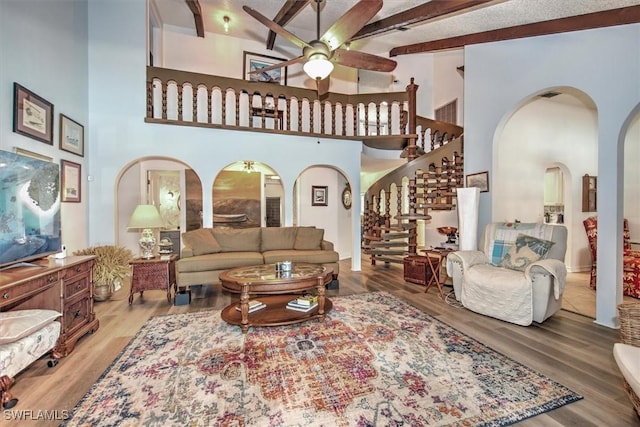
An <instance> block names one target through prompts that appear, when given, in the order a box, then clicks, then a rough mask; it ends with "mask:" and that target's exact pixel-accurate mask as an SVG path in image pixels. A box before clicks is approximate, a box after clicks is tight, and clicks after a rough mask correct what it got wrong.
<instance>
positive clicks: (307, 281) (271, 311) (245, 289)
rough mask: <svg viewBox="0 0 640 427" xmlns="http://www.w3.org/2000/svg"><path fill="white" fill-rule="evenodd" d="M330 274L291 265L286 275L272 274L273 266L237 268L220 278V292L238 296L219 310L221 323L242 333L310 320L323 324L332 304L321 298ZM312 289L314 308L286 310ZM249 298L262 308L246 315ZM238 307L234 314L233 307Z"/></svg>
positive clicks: (314, 266)
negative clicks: (257, 328)
mask: <svg viewBox="0 0 640 427" xmlns="http://www.w3.org/2000/svg"><path fill="white" fill-rule="evenodd" d="M332 273H333V270H332V269H331V268H327V267H324V266H322V265H320V264H310V263H303V262H296V263H293V265H292V268H291V271H290V272H276V265H275V264H264V265H253V266H248V267H237V268H233V269H231V270H228V271H225V272H224V273H221V274H220V281H221V282H222V289H224V290H227V291H229V292H233V293H239V294H240V301H239V302H235V303H232V304H230V305H228V306H227V307H225V308H224V309H223V310H222V313H221V316H222V319H223V320H224V321H225V322H227V323H229V324H232V325H239V326H240V327H241V328H242V332H243V333H246V332H247V330H248V329H249V327H250V326H279V325H288V324H291V323H298V322H304V321H307V320H310V319H316V318H317V319H319V320H321V321H322V320H324V315H325V313H326V312H328V311H329V310H331V308H332V307H333V304H332V303H331V300H329V299H328V298H326V297H325V285H326V284H327V283H329V282H331V279H332V277H331V276H332ZM312 289H315V290H316V293H317V295H318V306H317V307H316V308H314V309H311V310H310V311H308V312H300V311H296V310H291V309H288V308H287V303H289V301H291V300H292V299H295V298H296V297H295V296H294V295H292V294H296V293H298V294H300V293H302V292H304V291H308V290H312ZM250 295H260V296H259V297H257V298H256V299H258V300H259V301H261V302H263V303H264V304H265V305H266V307H265V308H263V309H260V310H257V311H254V312H252V313H249V299H250ZM238 306H239V307H240V310H238V309H237V308H236V307H238Z"/></svg>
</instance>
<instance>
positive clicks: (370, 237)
mask: <svg viewBox="0 0 640 427" xmlns="http://www.w3.org/2000/svg"><path fill="white" fill-rule="evenodd" d="M362 238H363V239H364V240H371V241H374V242H379V241H380V240H382V238H381V237H380V236H374V235H373V234H363V235H362Z"/></svg>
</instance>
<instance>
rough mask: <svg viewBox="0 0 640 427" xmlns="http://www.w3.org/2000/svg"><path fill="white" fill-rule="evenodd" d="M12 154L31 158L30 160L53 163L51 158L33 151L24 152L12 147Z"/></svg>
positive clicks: (21, 149)
mask: <svg viewBox="0 0 640 427" xmlns="http://www.w3.org/2000/svg"><path fill="white" fill-rule="evenodd" d="M13 152H14V153H16V154H19V155H21V156H25V157H31V158H32V159H38V160H42V161H45V162H53V157H49V156H45V155H43V154H40V153H34V152H33V151H29V150H25V149H23V148H19V147H14V149H13Z"/></svg>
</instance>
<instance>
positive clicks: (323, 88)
mask: <svg viewBox="0 0 640 427" xmlns="http://www.w3.org/2000/svg"><path fill="white" fill-rule="evenodd" d="M329 79H330V77H329V76H327V77H325V78H324V79H322V80H320V79H317V80H316V87H317V88H318V96H319V97H320V96H322V95H324V94H326V93H327V92H329Z"/></svg>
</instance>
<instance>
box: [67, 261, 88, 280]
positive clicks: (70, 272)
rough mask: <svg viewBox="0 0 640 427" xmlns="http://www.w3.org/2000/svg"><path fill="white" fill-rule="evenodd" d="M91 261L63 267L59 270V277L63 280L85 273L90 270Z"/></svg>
mask: <svg viewBox="0 0 640 427" xmlns="http://www.w3.org/2000/svg"><path fill="white" fill-rule="evenodd" d="M91 263H92V261H88V262H83V263H80V264H76V265H73V266H70V267H69V268H65V269H63V270H62V271H61V272H60V276H61V277H60V278H61V279H63V280H64V279H70V278H72V277H74V276H77V275H79V274H83V273H87V272H89V271H91Z"/></svg>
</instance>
